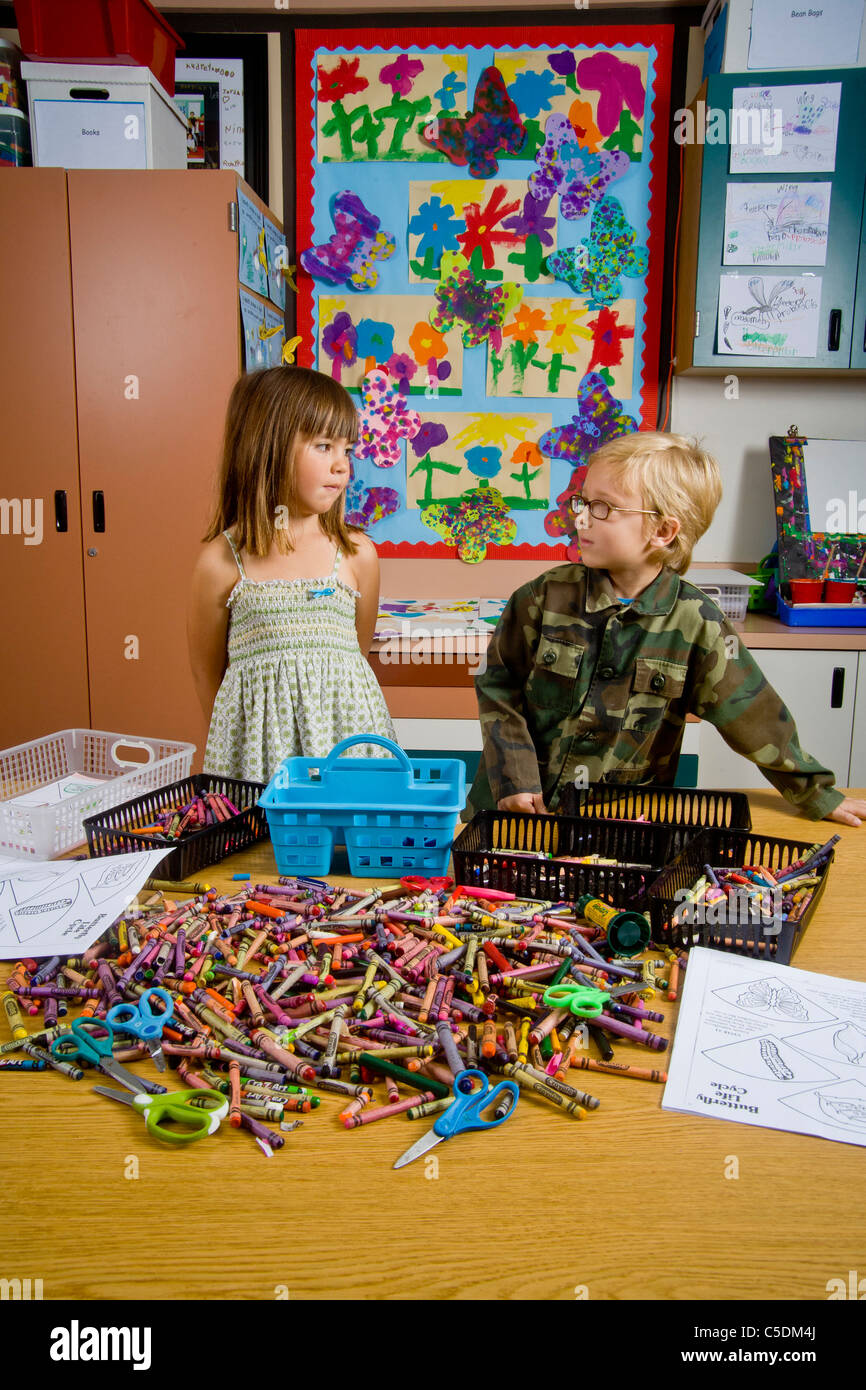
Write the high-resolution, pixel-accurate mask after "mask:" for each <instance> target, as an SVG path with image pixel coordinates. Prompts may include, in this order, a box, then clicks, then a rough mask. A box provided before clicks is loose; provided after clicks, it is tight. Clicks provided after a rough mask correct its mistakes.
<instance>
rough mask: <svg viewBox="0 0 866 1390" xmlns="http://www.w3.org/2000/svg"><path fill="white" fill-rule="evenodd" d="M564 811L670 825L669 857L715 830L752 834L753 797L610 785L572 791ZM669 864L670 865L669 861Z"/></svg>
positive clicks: (702, 790) (689, 789)
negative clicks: (703, 832) (701, 832)
mask: <svg viewBox="0 0 866 1390" xmlns="http://www.w3.org/2000/svg"><path fill="white" fill-rule="evenodd" d="M561 809H562V811H563V812H564V814H565V815H567V816H589V817H592V818H595V819H598V818H605V819H614V820H636V819H637V817H638V816H646V818H647V820H648V821H649V822H650V823H652V824H656V825H667V826H670V828H671V830H672V831H673V834H672V836H671V842H670V857H673V855H675V854H678V853H679V852H680V850H681V849H682V848H683V846H684V845H685V844H686V842H687V841H688V839H689V838H690V837H691V836H692V835H694V834H697V833H698V831H699V830H703V829H705V828H707V827H710V826H720V827H721V826H725V827H728V826H729V827H731V828H733V829H737V830H751V828H752V816H751V812H750V811H749V798H748V797H747V796H746V795H745V794H744V793H743V792H728V791H709V790H707V789H705V788H702V787H663V786H659V785H658V784H656V783H650V784H648V785H647V786H644V787H633V786H616V785H615V784H610V783H607V782H602V783H598V784H596V785H595V786H592V787H583V788H580V789H579V790H578V789H577V788H575V787H572V786H567V787H566V788H565V789H564V790H563V793H562V802H561ZM666 862H667V861H666Z"/></svg>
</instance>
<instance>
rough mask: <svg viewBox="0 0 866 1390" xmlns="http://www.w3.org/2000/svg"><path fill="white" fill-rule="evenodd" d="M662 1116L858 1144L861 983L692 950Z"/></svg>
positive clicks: (863, 1046) (864, 1116) (864, 1065)
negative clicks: (668, 1113) (678, 1114)
mask: <svg viewBox="0 0 866 1390" xmlns="http://www.w3.org/2000/svg"><path fill="white" fill-rule="evenodd" d="M668 1077H669V1079H668V1082H667V1085H666V1086H665V1093H664V1098H663V1100H662V1109H664V1110H681V1111H685V1112H687V1113H688V1114H692V1115H713V1116H716V1117H721V1118H723V1119H727V1120H737V1121H739V1123H740V1124H747V1125H760V1126H762V1127H764V1128H766V1129H787V1130H792V1131H793V1132H794V1133H797V1134H814V1135H817V1136H818V1137H819V1138H822V1139H841V1140H842V1141H844V1142H846V1143H849V1144H866V984H861V983H859V982H858V981H854V980H837V979H834V978H833V977H832V976H830V975H815V974H812V973H810V972H808V971H805V970H795V969H793V968H792V967H791V966H787V965H774V964H772V963H770V962H768V961H759V960H752V959H751V958H750V957H747V956H736V955H730V954H728V953H727V952H724V951H713V950H709V949H707V948H706V947H703V946H696V947H694V948H693V949H692V950H691V951H690V952H689V963H688V969H687V971H686V983H685V989H684V991H683V999H682V1004H681V1006H680V1015H679V1020H678V1022H677V1031H676V1038H675V1041H674V1047H673V1053H672V1056H671V1064H670V1067H669V1068H668Z"/></svg>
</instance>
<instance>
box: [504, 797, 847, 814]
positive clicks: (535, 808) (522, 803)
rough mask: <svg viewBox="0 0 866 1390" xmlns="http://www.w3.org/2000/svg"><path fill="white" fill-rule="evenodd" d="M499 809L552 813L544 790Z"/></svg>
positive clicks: (512, 799) (514, 799)
mask: <svg viewBox="0 0 866 1390" xmlns="http://www.w3.org/2000/svg"><path fill="white" fill-rule="evenodd" d="M852 804H854V805H857V806H863V814H864V816H866V805H863V803H862V802H859V801H858V802H855V803H852ZM496 809H497V811H529V813H530V815H538V816H547V815H549V814H550V812H549V811H548V809H547V807H546V806H545V804H544V793H543V792H517V794H516V795H515V796H504V797H503V798H502V800H501V801H497V803H496Z"/></svg>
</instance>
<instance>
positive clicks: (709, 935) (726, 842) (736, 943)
mask: <svg viewBox="0 0 866 1390" xmlns="http://www.w3.org/2000/svg"><path fill="white" fill-rule="evenodd" d="M808 849H809V845H808V844H805V843H803V842H801V841H799V840H781V839H778V838H777V837H775V836H772V835H758V834H757V833H756V832H755V831H746V830H720V829H717V830H704V831H701V833H700V834H699V835H695V836H694V837H693V838H692V839H690V840H689V842H688V844H687V845H686V846H685V848H684V849H683V850H682V852H681V853H680V854H678V855H677V857H676V859H674V860H673V861H672V863H670V864H669V865H668V867H667V868H666V869H665V870H664V872H663V873H662V874H660V875H659V877H658V878H657V879H656V881H655V883H653V884H652V885H651V887H650V890H649V911H650V922H651V924H652V935H653V941H655V942H656V943H657V944H659V945H662V944H663V945H667V946H672V947H674V948H676V949H678V950H688V949H689V948H690V947H691V946H711V947H713V948H714V949H715V950H719V951H733V952H734V953H735V954H736V955H741V956H755V957H756V958H757V959H759V960H772V961H775V962H776V964H777V965H788V964H790V962H791V959H792V958H793V955H794V952H795V951H796V949H797V947H798V946H799V944H800V942H801V940H802V939H803V935H804V933H805V931H806V928H807V927H808V925H809V923H810V921H811V920H812V917H813V916H814V915H815V909H816V907H817V906H818V903H819V901H820V899H821V894H822V893H823V892H824V887H825V884H826V882H827V873H828V871H829V868H830V864H831V863H832V861H833V852H832V851H831V854H830V857H829V859H827V860H826V861H825V863H824V864H823V866H821V867H820V868H818V869H817V870H816V873H817V875H818V878H819V882H818V883H816V884H815V888H814V891H813V893H812V897H811V899H810V900H809V903H808V905H807V907H806V910H805V912H804V913H803V915H802V917H800V918H799V919H798V920H797V921H796V922H785V921H782V922H780V921H779V920H778V918H774V917H773V914H772V912H767V913H766V919H765V920H764V919H762V917H761V915H760V913H759V912H756V913H755V914H754V915H752V914H751V913H749V912H747V911H746V904H745V902H744V901H743V900H742V898H741V900H740V903H739V904H735V905H733V906H732V908H731V909H730V910H729V911H728V913H727V916H728V919H729V920H727V921H719V922H715V921H714V920H713V917H714V913H713V910H712V904H710V905H708V906H707V907H706V908H705V909H704V914H705V917H706V919H707V920H704V921H700V920H698V921H697V922H691V921H689V922H685V921H680V922H679V923H678V924H677V925H675V926H671V916H672V915H673V914H674V913H676V912H680V913H681V912H682V909H683V901H682V899H677V897H676V894H677V892H678V891H681V890H684V889H688V888H691V887H693V886H694V884H695V883H696V882H697V881H698V879H699V878H701V876H702V875H703V872H704V865H705V864H709V865H710V867H711V868H713V869H716V868H724V867H728V868H731V869H736V868H737V867H738V866H739V865H741V866H744V867H751V866H755V867H757V865H759V864H763V865H764V866H765V867H766V868H768V869H769V870H770V872H771V873H775V872H776V871H779V872H781V871H782V870H784V869H786V868H787V867H788V865H789V864H792V863H794V861H795V860H797V859H801V858H804V857H805V856H806V853H807V851H808ZM767 905H768V906H770V907H771V906H772V901H770V902H769V903H768V904H767Z"/></svg>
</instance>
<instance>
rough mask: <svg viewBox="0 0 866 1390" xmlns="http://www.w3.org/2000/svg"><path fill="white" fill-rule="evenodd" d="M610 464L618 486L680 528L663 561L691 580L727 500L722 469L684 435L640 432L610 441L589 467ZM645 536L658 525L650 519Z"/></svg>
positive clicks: (662, 552) (710, 455)
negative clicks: (702, 543) (695, 555)
mask: <svg viewBox="0 0 866 1390" xmlns="http://www.w3.org/2000/svg"><path fill="white" fill-rule="evenodd" d="M594 463H604V464H606V465H607V467H608V468H609V469H610V472H611V476H612V477H613V479H614V481H615V482H617V483H619V484H620V485H622V486H623V487H625V488H628V489H629V490H631V491H634V492H638V493H639V494H640V496H641V498H642V499H643V505H644V506H645V507H646V508H648V509H651V510H653V511H656V512H660V513H661V514H662V516H667V517H671V518H673V519H674V520H675V521H678V522H679V523H680V529H679V531H678V532H677V534H676V536H674V539H673V540H672V541H671V542H670V544H669V545H666V546H665V547H664V548H663V549H662V550H660V551H659V552H658V553H659V557H660V558H661V559H662V560H663V561H664V563H665V564H666V565H670V567H671V569H673V570H676V572H677V574H685V572H686V570H687V569H688V567H689V564H690V563H691V558H692V551H693V550H694V548H695V545H696V544H697V542H698V540H699V539H700V537H701V536H702V535H703V534H704V532H705V531H706V529H707V527H708V526H709V524H710V522H711V521H712V519H713V515H714V513H715V510H716V507H717V506H718V505H719V502H720V501H721V498H722V479H721V475H720V473H719V465H718V464H717V463H716V460H715V459H714V458H713V456H712V454H708V453H707V452H706V450H705V449H702V448H701V446H700V445H699V443H698V441H697V440H696V439H692V438H686V436H685V435H682V434H661V433H659V432H657V431H655V430H635V431H634V432H633V433H632V434H621V435H618V436H617V437H616V438H615V439H610V440H608V442H607V443H606V444H602V446H601V448H599V449H596V450H595V452H594V453H593V454H592V455H591V456H590V459H589V463H588V467H589V468H591V467H592V465H593V464H594ZM644 522H645V530H644V534H645V535H651V534H652V532H653V530H654V528H655V526H656V522H655V520H654V519H653V518H652V517H649V516H648V517H644Z"/></svg>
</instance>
